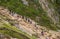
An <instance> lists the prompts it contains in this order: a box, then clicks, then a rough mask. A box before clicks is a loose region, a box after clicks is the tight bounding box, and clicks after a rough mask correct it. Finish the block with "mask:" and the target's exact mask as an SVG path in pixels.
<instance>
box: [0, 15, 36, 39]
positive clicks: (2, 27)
mask: <svg viewBox="0 0 60 39" xmlns="http://www.w3.org/2000/svg"><path fill="white" fill-rule="evenodd" d="M4 19H6V17H5V18H4V17H3V16H1V15H0V33H2V34H4V35H8V36H10V37H13V38H17V39H36V38H35V37H34V36H32V37H31V36H30V35H28V34H27V33H25V32H22V31H21V30H19V29H18V28H16V27H15V26H12V25H10V24H9V23H8V22H7V21H5V20H4Z"/></svg>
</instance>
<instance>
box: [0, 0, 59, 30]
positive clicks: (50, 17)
mask: <svg viewBox="0 0 60 39" xmlns="http://www.w3.org/2000/svg"><path fill="white" fill-rule="evenodd" d="M0 5H1V6H5V7H6V8H8V9H9V10H10V11H11V12H15V13H18V14H20V15H22V16H25V17H29V18H31V19H33V20H35V21H36V22H37V23H38V24H39V25H41V26H45V27H47V28H49V29H52V30H56V29H58V27H59V26H60V20H59V14H58V12H57V11H56V10H55V8H56V1H54V0H53V1H52V0H42V1H41V0H0ZM59 28H60V27H59Z"/></svg>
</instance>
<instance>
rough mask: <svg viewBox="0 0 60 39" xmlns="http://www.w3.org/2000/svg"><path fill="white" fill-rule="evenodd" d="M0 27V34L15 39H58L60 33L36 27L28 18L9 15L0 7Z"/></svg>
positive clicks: (7, 11)
mask: <svg viewBox="0 0 60 39" xmlns="http://www.w3.org/2000/svg"><path fill="white" fill-rule="evenodd" d="M0 25H1V26H0V31H1V32H0V33H2V34H5V35H6V34H7V35H9V36H12V37H14V38H17V39H36V38H37V39H40V38H41V39H46V38H47V37H48V38H50V39H51V38H52V39H53V38H55V39H60V35H59V34H60V32H58V31H52V30H47V29H46V28H45V27H42V26H40V25H37V23H36V22H34V21H33V20H31V19H30V18H26V17H24V16H21V15H18V14H16V13H11V12H10V11H9V10H8V9H5V8H4V7H0ZM42 32H43V33H42ZM26 33H27V34H26ZM20 36H21V37H20ZM25 36H26V37H25ZM23 37H24V38H23ZM58 37H59V38H58ZM10 38H11V37H10Z"/></svg>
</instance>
